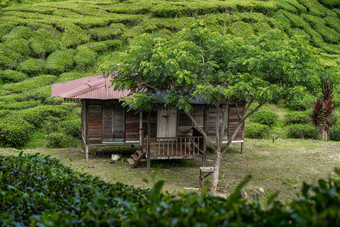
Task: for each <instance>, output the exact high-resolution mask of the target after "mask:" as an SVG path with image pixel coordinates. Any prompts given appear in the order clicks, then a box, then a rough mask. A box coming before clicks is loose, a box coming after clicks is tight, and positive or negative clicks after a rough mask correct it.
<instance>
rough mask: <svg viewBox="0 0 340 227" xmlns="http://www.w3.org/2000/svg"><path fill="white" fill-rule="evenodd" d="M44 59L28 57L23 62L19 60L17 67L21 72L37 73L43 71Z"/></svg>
mask: <svg viewBox="0 0 340 227" xmlns="http://www.w3.org/2000/svg"><path fill="white" fill-rule="evenodd" d="M43 67H44V60H42V59H28V60H26V61H24V62H21V63H20V64H19V65H18V66H17V69H18V70H20V71H21V72H24V73H26V74H28V75H30V76H32V75H37V74H39V73H41V72H42V71H43Z"/></svg>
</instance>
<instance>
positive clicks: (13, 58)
mask: <svg viewBox="0 0 340 227" xmlns="http://www.w3.org/2000/svg"><path fill="white" fill-rule="evenodd" d="M22 58H23V56H22V55H21V54H19V53H17V52H14V51H11V50H10V49H8V47H6V46H5V45H2V43H0V70H1V68H2V69H14V68H15V66H16V65H17V64H18V62H20V61H21V60H22Z"/></svg>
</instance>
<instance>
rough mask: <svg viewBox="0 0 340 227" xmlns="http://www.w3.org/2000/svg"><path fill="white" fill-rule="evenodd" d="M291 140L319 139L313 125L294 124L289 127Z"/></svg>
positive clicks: (288, 131)
mask: <svg viewBox="0 0 340 227" xmlns="http://www.w3.org/2000/svg"><path fill="white" fill-rule="evenodd" d="M287 133H288V137H289V138H302V139H317V138H318V133H317V131H316V129H315V127H314V126H313V125H311V124H304V125H303V124H293V125H290V126H288V127H287Z"/></svg>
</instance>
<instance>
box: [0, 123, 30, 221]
mask: <svg viewBox="0 0 340 227" xmlns="http://www.w3.org/2000/svg"><path fill="white" fill-rule="evenodd" d="M31 130H33V126H32V125H31V124H30V123H28V122H27V121H25V120H23V119H21V118H11V117H5V118H0V146H10V147H21V146H23V145H24V144H25V143H26V142H27V141H28V139H29V136H30V132H31ZM0 209H1V208H0ZM0 219H1V218H0ZM0 222H1V221H0Z"/></svg>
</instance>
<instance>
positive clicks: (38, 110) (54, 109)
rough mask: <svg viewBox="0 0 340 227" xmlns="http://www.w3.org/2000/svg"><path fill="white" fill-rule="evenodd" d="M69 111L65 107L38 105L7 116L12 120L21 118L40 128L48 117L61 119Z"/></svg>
mask: <svg viewBox="0 0 340 227" xmlns="http://www.w3.org/2000/svg"><path fill="white" fill-rule="evenodd" d="M67 111H69V109H68V108H67V107H65V106H53V105H40V106H37V107H34V108H28V109H24V110H19V111H13V112H12V113H11V114H10V115H9V116H10V117H12V118H23V119H24V120H26V121H27V122H29V123H31V124H33V125H35V126H40V125H41V124H43V123H44V120H45V119H47V118H48V117H51V116H53V117H58V118H60V117H63V116H65V114H66V113H67Z"/></svg>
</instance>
